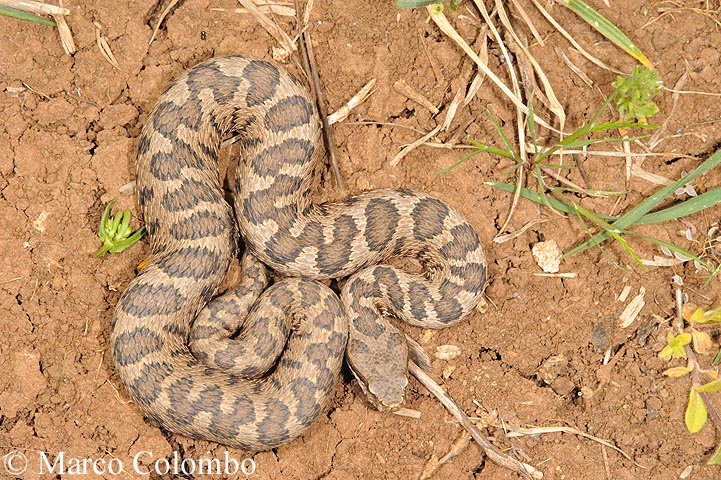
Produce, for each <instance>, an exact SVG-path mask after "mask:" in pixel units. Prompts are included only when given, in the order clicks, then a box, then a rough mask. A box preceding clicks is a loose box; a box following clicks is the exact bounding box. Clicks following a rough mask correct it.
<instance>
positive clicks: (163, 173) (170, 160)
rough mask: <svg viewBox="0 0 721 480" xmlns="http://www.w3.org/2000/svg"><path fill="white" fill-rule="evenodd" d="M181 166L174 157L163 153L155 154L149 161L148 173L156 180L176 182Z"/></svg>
mask: <svg viewBox="0 0 721 480" xmlns="http://www.w3.org/2000/svg"><path fill="white" fill-rule="evenodd" d="M182 169H183V166H182V165H181V164H180V162H178V161H177V159H175V157H174V156H173V155H171V154H169V153H165V152H155V153H154V154H153V156H152V158H151V159H150V173H152V174H153V176H154V177H155V178H157V179H158V180H163V181H165V180H178V179H180V173H181V171H182Z"/></svg>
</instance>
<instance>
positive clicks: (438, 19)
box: [426, 7, 557, 132]
mask: <svg viewBox="0 0 721 480" xmlns="http://www.w3.org/2000/svg"><path fill="white" fill-rule="evenodd" d="M426 10H427V11H428V14H429V15H430V17H431V19H432V20H433V22H434V23H435V24H436V25H437V26H438V28H440V29H441V31H442V32H443V33H445V34H446V35H448V36H449V37H450V38H451V39H452V40H453V41H454V42H456V43H457V44H458V46H459V47H461V49H463V51H464V52H465V53H466V55H468V56H469V57H471V59H472V60H473V61H474V62H475V63H476V65H478V68H479V69H480V70H481V71H482V72H483V73H484V74H485V75H486V76H487V77H488V78H489V79H490V80H491V81H492V82H493V83H494V84H495V85H496V86H497V87H498V88H499V89H500V90H501V91H502V92H503V94H504V95H506V97H508V99H509V100H511V102H513V104H514V105H515V106H516V107H517V108H519V109H521V111H523V113H526V114H527V113H528V107H526V106H525V105H524V104H523V102H522V101H521V99H520V98H518V96H517V95H515V94H514V93H513V92H512V91H511V90H510V89H509V88H508V87H507V86H506V85H505V84H504V83H503V82H502V81H501V79H500V78H498V76H496V74H495V73H493V71H491V69H489V68H488V66H486V64H484V63H483V61H482V60H481V59H480V58H479V57H478V55H477V54H476V52H474V51H473V49H472V48H471V47H470V45H468V43H467V42H466V41H465V40H464V39H463V37H461V36H460V35H459V34H458V32H456V30H455V29H454V28H453V26H452V25H451V24H450V22H449V21H448V18H447V17H446V16H445V15H444V14H443V12H440V13H435V12H434V11H433V10H432V9H431V8H430V7H426ZM536 123H538V124H539V125H542V126H544V127H546V128H548V129H551V130H553V131H556V132H557V130H556V129H555V128H553V127H552V126H551V125H549V124H548V122H546V121H545V120H544V119H543V118H541V117H540V116H537V117H536Z"/></svg>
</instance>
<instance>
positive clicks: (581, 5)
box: [561, 0, 654, 69]
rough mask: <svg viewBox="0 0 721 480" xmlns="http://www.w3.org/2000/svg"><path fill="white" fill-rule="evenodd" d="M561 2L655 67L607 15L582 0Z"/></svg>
mask: <svg viewBox="0 0 721 480" xmlns="http://www.w3.org/2000/svg"><path fill="white" fill-rule="evenodd" d="M561 3H562V4H563V5H565V6H566V7H568V8H570V9H571V10H573V11H574V12H576V14H577V15H578V16H579V17H581V18H582V19H584V20H585V21H586V23H588V24H589V25H591V26H592V27H593V28H594V29H596V30H597V31H598V32H599V33H601V35H603V36H604V37H606V38H607V39H609V40H611V41H612V42H613V43H615V44H616V45H618V46H619V47H621V48H622V49H623V50H624V51H625V52H626V53H628V54H629V55H631V56H632V57H633V58H635V59H636V60H638V61H639V62H641V63H642V64H643V65H645V66H646V67H648V68H650V69H653V68H654V67H653V64H652V63H651V61H650V60H649V59H648V58H646V55H644V54H643V52H641V49H639V48H638V47H637V46H636V44H634V43H633V42H632V41H631V39H630V38H628V37H627V36H626V34H625V33H623V32H622V31H621V30H619V28H618V27H617V26H616V25H614V24H613V23H611V22H610V21H608V19H607V18H606V17H604V16H603V15H601V14H600V13H598V12H597V11H596V10H594V9H593V8H591V7H590V6H588V5H587V4H586V3H585V2H583V1H582V0H561Z"/></svg>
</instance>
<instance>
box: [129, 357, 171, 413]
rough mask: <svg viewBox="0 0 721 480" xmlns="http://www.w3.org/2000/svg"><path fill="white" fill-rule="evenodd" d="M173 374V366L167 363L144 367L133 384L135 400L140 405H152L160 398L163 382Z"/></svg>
mask: <svg viewBox="0 0 721 480" xmlns="http://www.w3.org/2000/svg"><path fill="white" fill-rule="evenodd" d="M172 373H173V366H172V365H171V364H169V363H166V362H159V363H148V364H146V365H143V368H142V370H141V371H140V375H139V376H138V378H137V379H136V380H135V381H134V382H133V398H135V400H136V401H137V402H138V403H141V404H146V405H150V404H151V403H153V402H154V401H155V400H156V399H157V398H158V396H159V395H160V391H161V389H162V386H163V382H164V381H165V379H166V378H168V376H169V375H170V374H172Z"/></svg>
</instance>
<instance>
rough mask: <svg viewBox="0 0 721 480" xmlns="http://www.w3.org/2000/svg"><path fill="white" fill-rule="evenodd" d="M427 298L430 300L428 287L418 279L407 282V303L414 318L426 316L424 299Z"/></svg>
mask: <svg viewBox="0 0 721 480" xmlns="http://www.w3.org/2000/svg"><path fill="white" fill-rule="evenodd" d="M428 300H431V293H430V291H429V290H428V287H426V286H425V285H424V284H423V283H421V282H419V281H411V282H409V283H408V303H410V307H411V313H412V314H413V316H414V317H415V318H416V319H418V320H422V319H424V318H426V301H428Z"/></svg>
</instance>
